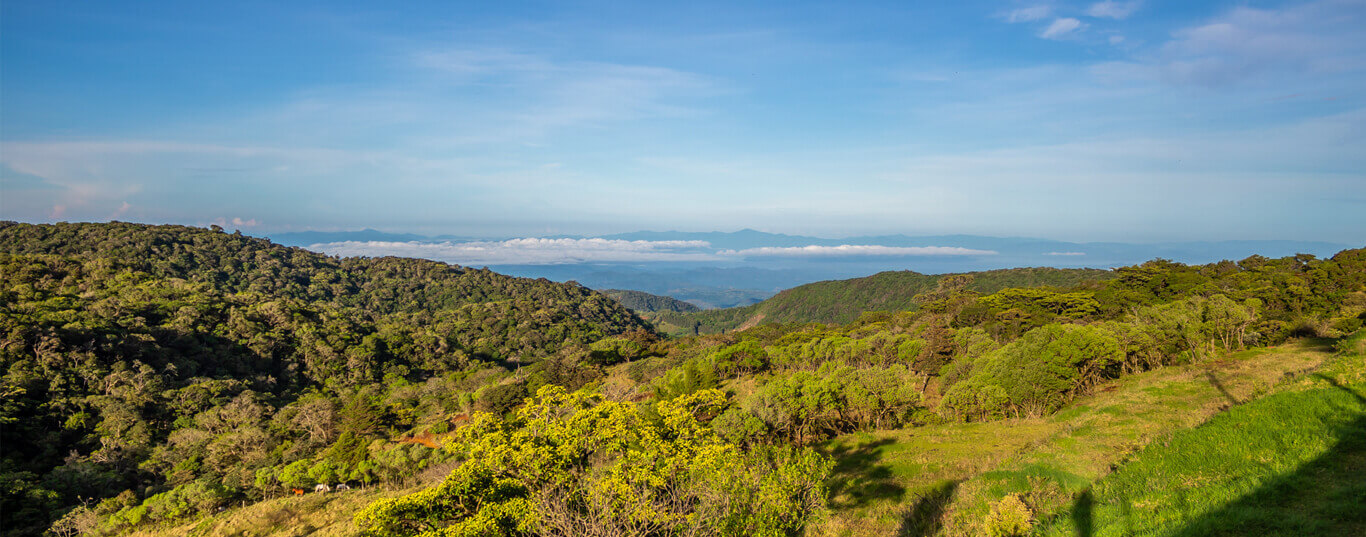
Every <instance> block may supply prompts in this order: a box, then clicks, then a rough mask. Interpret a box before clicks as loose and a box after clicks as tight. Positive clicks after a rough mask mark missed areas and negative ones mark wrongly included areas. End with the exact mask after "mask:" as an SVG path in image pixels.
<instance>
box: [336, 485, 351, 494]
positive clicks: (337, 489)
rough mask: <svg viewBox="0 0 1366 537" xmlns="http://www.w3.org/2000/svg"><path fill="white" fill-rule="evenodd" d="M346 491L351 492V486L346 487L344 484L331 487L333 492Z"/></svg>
mask: <svg viewBox="0 0 1366 537" xmlns="http://www.w3.org/2000/svg"><path fill="white" fill-rule="evenodd" d="M347 490H351V485H347V484H346V483H337V486H335V487H332V491H333V492H343V491H347Z"/></svg>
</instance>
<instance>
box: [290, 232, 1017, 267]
mask: <svg viewBox="0 0 1366 537" xmlns="http://www.w3.org/2000/svg"><path fill="white" fill-rule="evenodd" d="M308 249H309V250H313V251H317V252H323V253H326V254H328V255H339V256H343V257H358V256H364V257H384V256H398V257H416V258H422V259H432V260H436V261H443V262H446V263H451V264H455V265H464V266H488V265H569V264H585V263H687V262H696V263H704V262H739V261H743V260H745V259H747V258H755V257H760V258H762V257H793V258H810V257H864V256H877V257H891V256H916V257H923V256H990V255H996V252H994V251H990V250H974V249H970V248H961V247H951V246H924V247H893V246H880V245H853V244H842V245H837V246H823V245H810V246H801V247H760V248H746V249H742V250H719V249H715V248H713V247H712V246H711V244H710V243H708V242H707V241H698V240H686V241H646V240H634V241H632V240H618V239H603V238H553V239H552V238H517V239H508V240H503V241H466V242H456V241H431V242H427V241H409V242H397V241H340V242H328V243H318V244H313V245H310V246H308Z"/></svg>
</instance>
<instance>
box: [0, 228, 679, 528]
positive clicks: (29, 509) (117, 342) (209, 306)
mask: <svg viewBox="0 0 1366 537" xmlns="http://www.w3.org/2000/svg"><path fill="white" fill-rule="evenodd" d="M621 334H632V337H635V338H637V339H639V340H641V341H648V340H650V339H652V338H653V336H652V333H651V331H650V330H649V327H648V325H646V324H645V323H644V322H642V321H641V320H640V319H639V318H638V317H636V316H635V315H634V314H632V313H631V312H630V311H628V310H627V309H625V308H623V307H622V306H620V305H619V304H617V303H616V302H614V301H612V300H610V299H608V298H606V297H604V296H602V295H600V294H597V293H594V292H592V291H590V290H588V289H585V288H582V287H578V286H575V285H566V284H558V283H552V282H549V281H545V280H527V279H519V278H512V277H507V276H503V275H499V274H495V273H492V272H489V271H487V270H470V269H464V268H460V267H455V266H450V265H446V264H443V263H436V262H430V261H423V260H416V259H397V258H382V259H335V258H330V257H326V256H323V255H319V254H315V253H311V252H308V251H305V250H301V249H297V248H285V247H281V246H277V245H274V244H271V243H269V242H268V241H265V240H262V239H253V238H249V237H243V236H240V235H235V234H227V233H223V232H222V231H221V230H208V229H199V228H188V227H179V226H144V225H135V224H122V223H112V224H58V225H26V224H14V223H0V337H3V340H0V363H3V371H4V377H3V379H0V393H3V395H4V401H3V406H0V443H3V445H4V450H3V459H0V482H3V486H0V491H3V492H2V493H3V497H0V502H3V503H0V512H3V513H4V517H5V522H6V523H5V525H4V530H3V531H4V532H6V533H8V534H15V535H36V534H38V533H40V532H41V531H42V530H43V529H45V528H47V526H48V525H49V524H50V522H51V519H53V518H55V517H57V516H58V515H60V514H61V513H62V512H64V511H66V510H69V509H70V507H71V506H73V505H76V504H78V503H81V502H83V501H93V502H96V503H98V504H99V512H100V513H101V514H102V515H103V516H105V517H106V522H107V523H108V525H109V526H110V527H120V526H128V525H137V524H138V523H140V522H143V521H155V520H167V519H175V518H179V517H182V516H185V515H186V514H189V513H192V512H198V511H203V510H205V509H212V508H216V507H217V506H221V505H226V504H227V503H228V502H230V501H238V500H243V499H245V500H253V499H259V498H262V497H268V496H271V495H277V494H280V493H282V492H288V490H289V489H290V488H295V487H302V486H304V485H312V484H313V483H314V482H321V483H328V482H330V483H336V482H340V481H351V482H353V483H356V484H358V485H359V484H364V483H375V482H385V481H391V480H394V479H404V478H408V477H411V476H412V475H414V474H415V473H417V472H419V471H421V470H422V469H423V468H425V467H426V466H428V465H430V464H433V463H436V462H439V461H441V460H444V458H446V455H444V454H442V453H441V452H440V451H438V450H433V449H430V448H428V447H425V446H423V445H421V444H420V443H417V444H412V443H408V444H394V443H390V442H387V440H388V439H390V438H397V437H401V436H405V435H407V436H412V435H422V434H425V433H426V432H428V431H439V432H444V431H445V430H446V429H447V428H448V427H450V425H449V421H450V420H451V419H453V418H454V417H455V416H456V415H459V414H461V413H465V412H468V411H472V410H475V409H501V408H505V407H506V405H509V404H513V403H516V402H519V401H520V400H521V398H522V397H524V396H525V395H527V393H528V391H529V390H534V389H535V388H536V387H537V386H539V385H541V384H545V383H555V384H560V385H568V386H577V385H581V384H582V383H583V382H586V381H587V380H590V379H592V378H593V377H594V376H595V375H597V376H600V375H601V373H599V372H596V369H594V366H590V365H581V364H579V363H578V362H575V361H572V360H571V359H570V358H566V357H574V356H577V355H579V354H582V355H587V354H588V353H589V352H590V350H589V347H588V345H589V344H591V343H593V342H596V341H598V340H601V339H602V338H604V337H606V336H609V335H621ZM514 376H515V377H517V380H519V383H516V384H512V385H509V386H508V387H506V388H503V389H500V388H499V382H500V381H502V380H510V379H513V377H514Z"/></svg>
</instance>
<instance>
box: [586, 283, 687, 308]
mask: <svg viewBox="0 0 1366 537" xmlns="http://www.w3.org/2000/svg"><path fill="white" fill-rule="evenodd" d="M598 292H599V293H602V294H604V295H607V296H609V297H611V298H612V300H616V301H617V302H620V303H621V305H623V306H626V307H627V308H629V309H630V310H631V311H634V312H637V313H653V312H660V311H671V312H683V313H687V312H692V311H702V308H699V307H697V306H694V305H692V304H689V303H687V302H684V301H682V300H678V299H676V298H673V297H667V296H659V295H652V294H650V293H646V292H644V291H631V290H627V289H602V290H599V291H598Z"/></svg>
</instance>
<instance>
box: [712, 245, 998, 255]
mask: <svg viewBox="0 0 1366 537" xmlns="http://www.w3.org/2000/svg"><path fill="white" fill-rule="evenodd" d="M718 253H719V254H720V255H726V256H737V257H846V256H968V255H996V254H997V252H994V251H991V250H974V249H971V248H960V247H957V246H881V245H876V244H841V245H839V246H819V245H810V246H789V247H777V246H768V247H763V248H746V249H744V250H722V251H720V252H718Z"/></svg>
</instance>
